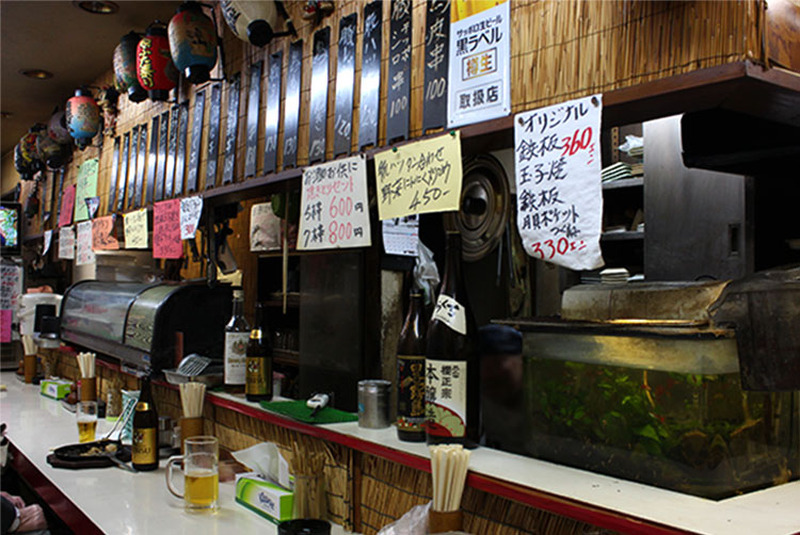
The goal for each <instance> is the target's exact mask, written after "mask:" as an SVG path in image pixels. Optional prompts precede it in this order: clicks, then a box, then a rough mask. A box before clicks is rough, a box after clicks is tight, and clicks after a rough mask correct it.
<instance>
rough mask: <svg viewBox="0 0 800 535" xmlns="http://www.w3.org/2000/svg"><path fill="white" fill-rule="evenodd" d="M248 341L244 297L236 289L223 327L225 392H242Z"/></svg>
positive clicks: (239, 289)
mask: <svg viewBox="0 0 800 535" xmlns="http://www.w3.org/2000/svg"><path fill="white" fill-rule="evenodd" d="M249 339H250V325H249V324H248V323H247V320H246V319H245V317H244V295H243V292H242V290H241V288H238V289H235V290H233V312H232V313H231V319H230V320H229V321H228V324H227V325H226V326H225V390H227V391H228V392H232V393H241V392H244V385H245V381H246V365H247V364H246V360H247V344H248V341H249Z"/></svg>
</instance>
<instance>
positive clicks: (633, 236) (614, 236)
mask: <svg viewBox="0 0 800 535" xmlns="http://www.w3.org/2000/svg"><path fill="white" fill-rule="evenodd" d="M643 239H644V231H640V230H626V231H624V232H604V233H603V234H601V235H600V241H630V240H643Z"/></svg>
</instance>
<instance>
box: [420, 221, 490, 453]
mask: <svg viewBox="0 0 800 535" xmlns="http://www.w3.org/2000/svg"><path fill="white" fill-rule="evenodd" d="M477 334H478V331H477V328H476V326H475V319H474V317H473V315H472V309H471V308H470V305H469V300H468V299H467V292H466V287H465V286H464V280H463V277H462V273H461V234H459V233H458V232H457V231H456V232H451V231H448V232H447V257H446V260H445V273H444V279H443V280H442V286H441V289H440V291H439V296H438V298H437V300H436V306H435V308H434V311H433V314H432V316H431V321H430V325H429V327H428V337H427V344H426V352H425V357H426V361H425V434H426V437H427V442H428V444H439V443H459V444H465V445H474V444H476V443H477V442H478V438H479V428H480V422H479V419H480V408H479V400H480V396H479V394H480V392H479V388H480V368H479V361H478V355H477Z"/></svg>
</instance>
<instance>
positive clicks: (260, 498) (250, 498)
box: [236, 473, 294, 524]
mask: <svg viewBox="0 0 800 535" xmlns="http://www.w3.org/2000/svg"><path fill="white" fill-rule="evenodd" d="M236 501H237V502H238V503H240V504H242V505H243V506H245V507H247V508H248V509H250V510H251V511H253V512H255V513H258V514H259V515H261V516H263V517H264V518H266V519H267V520H269V521H270V522H274V523H275V524H277V523H279V522H283V521H284V520H291V518H292V509H293V508H294V493H293V492H292V491H290V490H286V489H284V488H283V487H281V486H279V485H277V484H275V483H273V482H271V481H267V480H266V479H264V478H262V477H261V476H259V475H258V474H255V473H244V474H236Z"/></svg>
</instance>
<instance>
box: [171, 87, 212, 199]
mask: <svg viewBox="0 0 800 535" xmlns="http://www.w3.org/2000/svg"><path fill="white" fill-rule="evenodd" d="M205 109H206V90H205V89H201V90H200V91H198V92H197V93H195V96H194V116H193V117H192V144H191V146H190V147H189V176H188V177H187V179H186V180H187V182H186V192H187V193H193V192H195V191H197V179H198V175H199V174H200V169H199V167H200V143H201V141H202V139H203V114H204V113H205ZM175 193H176V194H177V195H179V194H180V192H179V191H177V190H176V191H175Z"/></svg>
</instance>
